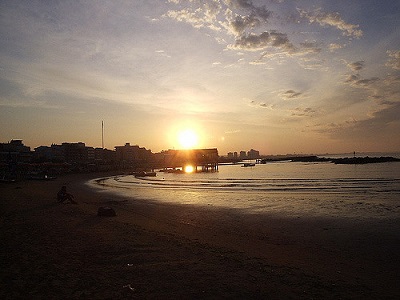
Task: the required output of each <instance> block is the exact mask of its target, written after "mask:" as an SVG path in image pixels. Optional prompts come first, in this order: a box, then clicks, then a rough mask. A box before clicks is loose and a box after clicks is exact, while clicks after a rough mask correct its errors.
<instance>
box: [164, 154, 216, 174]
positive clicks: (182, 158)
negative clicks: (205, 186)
mask: <svg viewBox="0 0 400 300" xmlns="http://www.w3.org/2000/svg"><path fill="white" fill-rule="evenodd" d="M161 154H162V155H163V157H162V160H163V168H164V170H167V169H181V170H184V168H185V167H187V166H192V167H193V172H216V171H218V150H217V148H212V149H185V150H167V151H163V152H162V153H161Z"/></svg>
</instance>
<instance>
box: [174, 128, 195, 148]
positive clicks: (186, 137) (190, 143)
mask: <svg viewBox="0 0 400 300" xmlns="http://www.w3.org/2000/svg"><path fill="white" fill-rule="evenodd" d="M178 141H179V144H180V146H181V147H182V148H184V149H190V148H193V147H195V146H196V145H197V144H198V136H197V133H196V132H194V131H193V130H191V129H186V130H183V131H181V132H179V133H178Z"/></svg>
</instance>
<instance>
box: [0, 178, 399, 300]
mask: <svg viewBox="0 0 400 300" xmlns="http://www.w3.org/2000/svg"><path fill="white" fill-rule="evenodd" d="M100 176H101V174H95V175H93V174H91V175H87V174H86V175H68V176H63V177H60V178H58V179H56V180H54V181H24V182H17V183H11V184H4V183H2V184H1V185H0V221H1V223H0V224H1V233H0V234H1V236H0V237H1V241H2V246H1V250H0V251H1V252H0V253H1V258H0V259H1V268H0V276H1V277H0V280H1V281H0V282H1V289H0V297H1V299H399V298H400V287H399V286H398V278H399V275H398V274H400V272H399V271H400V222H399V219H400V218H399V219H396V220H393V219H392V220H386V219H367V220H354V219H348V218H337V217H336V218H324V219H322V218H313V217H299V218H287V217H285V216H282V215H278V214H270V215H268V214H263V215H261V214H260V215H256V214H246V213H245V212H239V211H236V210H230V209H220V208H215V207H212V206H209V207H196V206H192V205H168V204H160V203H155V202H150V201H146V200H145V199H134V200H133V201H132V199H126V198H123V197H117V196H113V195H110V194H106V193H100V192H97V191H95V190H91V189H89V188H88V187H87V186H85V185H84V184H83V182H85V181H87V180H88V179H89V178H93V177H100ZM63 184H66V185H67V186H68V190H69V191H70V192H71V193H73V194H74V196H75V199H76V201H77V202H78V203H79V204H78V205H73V204H60V203H57V201H56V193H57V191H58V189H59V188H60V187H61V186H62V185H63ZM100 206H110V207H112V208H114V209H115V211H116V213H117V216H116V217H110V218H105V217H98V216H97V209H98V207H100Z"/></svg>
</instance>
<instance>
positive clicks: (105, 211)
mask: <svg viewBox="0 0 400 300" xmlns="http://www.w3.org/2000/svg"><path fill="white" fill-rule="evenodd" d="M97 215H98V216H99V217H115V216H116V215H117V214H116V213H115V210H114V209H113V208H111V207H107V206H101V207H99V209H98V210H97Z"/></svg>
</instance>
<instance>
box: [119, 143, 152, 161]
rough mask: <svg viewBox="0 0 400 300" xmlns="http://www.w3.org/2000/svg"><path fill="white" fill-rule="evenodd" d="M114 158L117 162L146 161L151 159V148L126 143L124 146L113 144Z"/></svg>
mask: <svg viewBox="0 0 400 300" xmlns="http://www.w3.org/2000/svg"><path fill="white" fill-rule="evenodd" d="M115 151H116V160H117V161H119V162H146V161H149V160H151V158H152V153H151V150H147V149H146V148H144V147H139V146H137V145H135V146H131V144H130V143H126V144H125V145H124V146H115Z"/></svg>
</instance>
